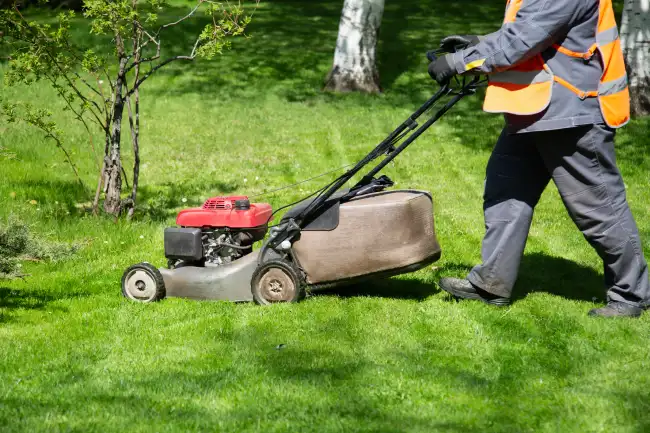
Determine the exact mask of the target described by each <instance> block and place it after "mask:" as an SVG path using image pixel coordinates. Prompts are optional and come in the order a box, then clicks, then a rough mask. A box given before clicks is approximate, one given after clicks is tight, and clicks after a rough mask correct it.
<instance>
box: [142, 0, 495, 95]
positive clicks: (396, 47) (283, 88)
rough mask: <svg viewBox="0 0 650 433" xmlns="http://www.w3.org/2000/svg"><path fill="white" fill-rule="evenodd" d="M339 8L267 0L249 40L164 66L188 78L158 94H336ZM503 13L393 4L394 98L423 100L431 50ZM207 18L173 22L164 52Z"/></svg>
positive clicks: (389, 43)
mask: <svg viewBox="0 0 650 433" xmlns="http://www.w3.org/2000/svg"><path fill="white" fill-rule="evenodd" d="M341 6H342V3H341V2H340V1H333V0H303V1H296V0H274V1H272V2H268V3H264V2H263V3H262V4H261V6H260V8H259V10H257V11H256V12H255V16H254V19H253V21H252V23H251V25H250V26H249V28H248V33H249V34H250V35H251V37H250V38H244V39H238V40H234V41H233V49H232V51H228V52H226V53H224V54H223V55H222V56H220V57H218V58H216V59H214V60H213V61H209V62H208V61H202V60H201V61H199V62H197V64H194V65H191V64H181V63H177V64H174V65H173V66H171V67H168V68H165V69H163V70H161V71H160V75H166V76H168V77H180V78H182V79H180V80H174V83H173V85H171V86H163V87H156V88H154V90H153V92H154V93H155V92H157V93H165V94H186V93H195V94H199V95H202V96H204V97H205V98H210V99H214V98H220V99H222V98H237V99H241V98H252V99H259V97H260V94H263V95H268V94H276V95H278V96H280V97H283V98H286V99H287V100H289V101H307V100H310V99H313V98H314V97H318V98H325V99H331V98H336V97H335V96H333V95H328V94H323V93H322V92H321V89H322V87H323V84H324V80H325V77H326V75H327V72H328V70H329V68H330V67H331V65H332V60H333V55H334V47H335V45H336V38H337V33H338V25H339V20H340V14H341ZM184 13H186V10H185V9H184V8H180V7H172V8H170V9H169V10H168V12H167V13H166V18H173V17H176V16H182V15H184ZM502 14H503V5H502V4H500V3H495V2H493V1H490V0H475V1H470V0H459V1H456V2H452V3H450V2H444V1H442V0H425V1H416V0H408V1H402V2H399V3H394V4H388V5H387V6H386V9H385V13H384V18H383V21H382V27H381V30H380V37H379V46H378V67H379V70H380V77H381V84H382V87H383V88H384V89H385V90H386V91H387V92H388V93H390V94H392V95H394V96H395V100H394V101H393V102H398V101H401V102H402V103H408V104H409V105H411V104H413V103H417V102H419V101H422V102H423V100H422V92H423V91H424V90H426V89H432V83H431V81H430V79H429V77H428V75H427V74H426V65H427V60H426V58H425V53H426V51H428V50H430V49H431V48H432V47H435V46H436V45H437V44H438V41H439V40H440V39H442V38H443V37H444V36H446V35H448V34H457V33H461V34H468V33H470V34H471V33H476V34H480V33H486V32H489V31H493V30H496V29H497V28H498V26H499V23H500V21H501V19H502ZM206 23H207V21H206V20H205V19H204V18H197V19H195V20H191V21H189V22H187V23H185V24H184V25H183V26H179V27H171V28H169V29H168V30H167V32H168V33H167V35H168V36H167V38H166V39H165V40H166V41H168V42H167V45H166V47H167V48H166V52H165V55H178V54H182V53H184V52H185V51H186V47H187V48H189V47H191V46H192V44H193V42H194V37H195V35H196V34H198V33H199V32H200V31H201V29H202V28H203V27H204V26H205V24H206ZM405 73H407V75H404V74H405ZM414 73H415V75H416V76H417V78H414V77H413V76H412V74H414ZM431 91H433V90H431ZM150 92H151V90H150ZM351 97H352V98H356V97H357V96H354V95H351Z"/></svg>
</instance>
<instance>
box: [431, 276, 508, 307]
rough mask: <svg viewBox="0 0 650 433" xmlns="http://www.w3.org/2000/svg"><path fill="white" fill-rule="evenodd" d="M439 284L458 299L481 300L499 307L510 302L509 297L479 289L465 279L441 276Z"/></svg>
mask: <svg viewBox="0 0 650 433" xmlns="http://www.w3.org/2000/svg"><path fill="white" fill-rule="evenodd" d="M439 284H440V288H441V289H442V290H444V291H445V292H447V293H449V294H450V295H451V296H453V297H455V298H458V299H468V300H473V301H481V302H485V303H486V304H490V305H496V306H499V307H504V306H506V305H509V304H510V298H502V297H499V296H497V295H493V294H492V293H489V292H486V291H485V290H483V289H479V288H478V287H476V286H475V285H473V284H472V283H470V282H469V281H467V280H461V279H459V278H442V279H441V280H440V283H439Z"/></svg>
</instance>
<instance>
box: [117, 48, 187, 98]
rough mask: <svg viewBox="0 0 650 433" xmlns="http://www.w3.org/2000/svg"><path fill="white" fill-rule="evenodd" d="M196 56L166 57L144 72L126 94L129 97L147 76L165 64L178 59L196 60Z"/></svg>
mask: <svg viewBox="0 0 650 433" xmlns="http://www.w3.org/2000/svg"><path fill="white" fill-rule="evenodd" d="M195 57H196V55H193V56H174V57H170V58H169V59H166V60H164V61H162V62H160V63H159V64H157V65H156V66H154V67H153V68H151V69H150V70H149V72H147V73H146V74H144V75H143V76H142V78H140V79H139V80H138V81H136V82H135V84H134V85H133V88H132V89H131V90H130V91H129V92H128V93H127V94H126V96H127V97H128V96H131V95H132V94H133V92H134V91H135V90H136V89H137V88H138V87H140V85H141V84H142V83H143V82H144V81H145V80H146V79H147V78H149V77H150V76H151V74H153V73H154V72H156V71H157V70H158V69H160V68H162V67H163V66H165V65H167V64H169V63H171V62H173V61H176V60H190V61H191V60H194V58H195Z"/></svg>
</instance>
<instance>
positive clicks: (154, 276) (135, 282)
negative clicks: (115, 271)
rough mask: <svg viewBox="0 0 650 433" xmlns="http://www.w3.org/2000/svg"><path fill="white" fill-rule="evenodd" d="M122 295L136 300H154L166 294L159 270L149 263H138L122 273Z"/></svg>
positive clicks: (158, 299)
mask: <svg viewBox="0 0 650 433" xmlns="http://www.w3.org/2000/svg"><path fill="white" fill-rule="evenodd" d="M122 295H124V297H125V298H128V299H131V300H133V301H138V302H156V301H160V300H161V299H163V298H164V297H165V295H166V290H165V281H164V280H163V277H162V275H161V273H160V271H159V270H158V269H157V268H156V267H155V266H152V265H151V264H149V263H138V264H137V265H133V266H131V267H130V268H128V269H127V270H126V271H125V272H124V275H122Z"/></svg>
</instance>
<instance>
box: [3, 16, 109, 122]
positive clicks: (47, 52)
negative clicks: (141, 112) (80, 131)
mask: <svg viewBox="0 0 650 433" xmlns="http://www.w3.org/2000/svg"><path fill="white" fill-rule="evenodd" d="M14 10H15V11H16V13H17V14H18V16H19V17H20V19H21V20H22V21H23V23H24V24H25V26H26V27H27V28H28V29H29V30H30V31H31V32H32V34H36V35H38V33H36V31H35V30H34V28H33V27H32V25H31V24H30V23H29V21H27V20H26V19H25V17H24V16H23V15H22V14H21V13H20V11H19V10H18V7H17V6H16V5H15V4H14ZM43 37H45V38H46V39H47V35H45V34H43ZM45 53H46V54H47V56H48V57H49V58H50V60H51V61H52V63H53V64H54V65H55V66H56V67H57V69H58V70H59V72H61V76H63V78H64V79H65V80H66V81H67V82H68V85H69V86H70V88H71V89H72V90H73V91H74V92H75V93H76V94H77V96H78V97H79V99H81V100H82V101H84V102H88V103H91V104H93V105H94V106H95V107H97V109H98V110H99V111H100V113H101V108H99V105H97V103H96V102H95V101H93V100H92V99H88V98H86V97H85V96H84V95H83V94H82V93H81V92H80V91H79V89H78V88H77V86H76V85H75V84H74V83H73V82H72V80H70V77H69V76H68V74H66V73H65V72H64V70H63V68H61V65H59V63H58V62H57V61H56V58H55V57H54V56H53V55H52V53H51V52H50V51H48V50H45ZM89 110H90V112H91V113H92V114H93V116H95V118H96V119H97V122H99V124H101V120H99V116H97V113H95V111H94V110H93V109H92V108H89Z"/></svg>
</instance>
